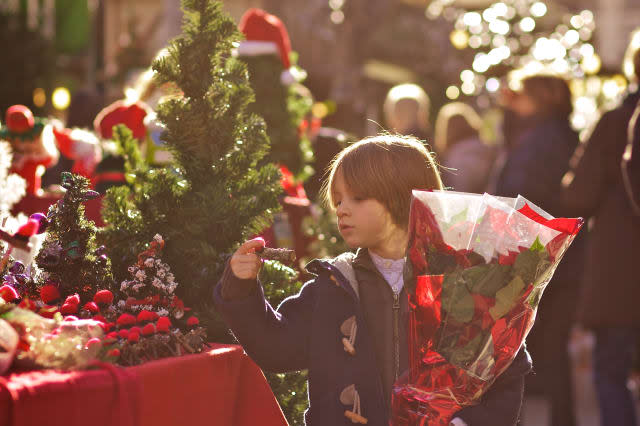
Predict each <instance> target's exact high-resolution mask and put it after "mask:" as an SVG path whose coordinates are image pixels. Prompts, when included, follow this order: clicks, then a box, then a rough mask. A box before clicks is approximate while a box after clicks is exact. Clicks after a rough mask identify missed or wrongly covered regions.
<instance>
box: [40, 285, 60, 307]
mask: <svg viewBox="0 0 640 426" xmlns="http://www.w3.org/2000/svg"><path fill="white" fill-rule="evenodd" d="M40 299H42V301H43V302H44V303H46V304H47V305H50V304H52V303H54V302H55V301H56V300H58V299H60V291H58V287H56V286H55V285H53V284H47V285H45V286H43V287H42V288H41V289H40Z"/></svg>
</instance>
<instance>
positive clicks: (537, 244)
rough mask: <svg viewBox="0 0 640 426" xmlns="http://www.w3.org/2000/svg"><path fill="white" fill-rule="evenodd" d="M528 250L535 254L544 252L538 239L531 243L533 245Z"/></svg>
mask: <svg viewBox="0 0 640 426" xmlns="http://www.w3.org/2000/svg"><path fill="white" fill-rule="evenodd" d="M529 250H531V251H535V252H541V251H545V248H544V246H543V245H542V243H541V242H540V239H538V237H536V240H535V241H534V242H533V244H532V245H531V247H530V248H529Z"/></svg>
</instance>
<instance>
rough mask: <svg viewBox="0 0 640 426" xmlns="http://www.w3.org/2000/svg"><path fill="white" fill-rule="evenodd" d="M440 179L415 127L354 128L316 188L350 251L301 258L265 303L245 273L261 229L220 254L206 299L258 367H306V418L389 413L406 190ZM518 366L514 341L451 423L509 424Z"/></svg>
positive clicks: (401, 312) (399, 345)
mask: <svg viewBox="0 0 640 426" xmlns="http://www.w3.org/2000/svg"><path fill="white" fill-rule="evenodd" d="M441 188H442V182H441V180H440V176H439V174H438V171H437V169H436V165H435V163H434V162H433V160H432V158H431V155H430V154H429V152H428V151H427V150H426V149H425V147H424V146H423V145H422V144H421V143H420V142H419V141H417V140H416V139H413V138H407V137H402V136H378V137H373V138H367V139H364V140H362V141H360V142H358V143H356V144H354V145H352V146H350V147H348V148H346V149H345V150H343V151H342V152H341V153H340V154H338V156H337V157H336V159H335V160H334V161H333V163H332V166H331V172H330V175H329V179H328V181H327V185H326V188H325V198H326V200H327V201H328V203H329V205H331V206H332V207H333V208H335V211H336V214H337V217H338V226H339V228H340V234H341V235H342V237H343V238H344V239H345V241H346V242H347V244H348V245H349V246H350V247H352V248H358V250H357V253H355V254H354V253H350V252H348V253H344V254H342V255H340V256H338V257H336V258H335V259H331V260H314V261H312V262H311V263H309V264H308V265H307V270H308V271H309V272H310V273H312V274H315V275H316V277H315V278H314V279H312V280H311V281H309V282H308V283H306V284H305V285H304V287H303V288H302V290H301V291H300V293H299V294H298V295H296V296H293V297H290V298H288V299H286V300H285V301H284V302H282V304H281V305H280V306H279V307H278V309H277V310H275V311H274V309H273V308H272V307H271V306H270V305H269V304H268V302H267V301H266V300H265V298H264V294H263V291H262V287H261V286H260V284H259V283H258V281H257V275H258V271H259V269H260V265H261V263H260V259H259V258H258V257H257V256H256V255H255V254H254V252H255V250H256V249H259V248H261V247H263V246H264V241H262V240H260V239H255V240H251V241H247V242H245V243H244V244H243V245H242V246H240V248H238V250H237V251H236V252H235V253H234V255H233V256H232V258H231V259H230V261H229V264H228V265H227V268H226V270H225V273H224V275H223V277H222V279H221V281H220V283H219V284H218V285H217V286H216V288H215V290H214V300H215V304H216V307H217V309H218V310H219V312H220V313H221V315H222V316H223V318H224V319H225V321H226V322H227V324H228V325H229V326H230V328H231V330H232V331H233V332H234V334H235V336H236V337H237V338H238V340H239V341H240V343H241V344H242V345H243V346H244V348H245V350H246V351H247V353H248V354H249V355H250V356H251V357H252V358H253V359H254V360H255V361H256V362H257V363H258V365H260V367H262V368H263V369H265V370H268V371H274V372H285V371H295V370H303V369H308V370H309V404H310V405H309V409H308V410H307V412H306V413H305V421H306V424H307V425H311V426H314V425H349V424H353V423H362V424H365V423H366V424H369V425H388V424H389V419H390V407H391V392H392V386H393V383H394V381H395V380H396V379H397V378H398V377H399V375H400V374H402V372H403V371H405V370H407V368H408V354H407V348H408V344H407V331H406V323H407V315H408V311H409V307H408V302H407V294H406V291H405V289H404V288H403V280H402V269H403V266H404V254H405V249H406V246H407V240H408V231H407V224H408V221H409V206H410V202H411V190H412V189H441ZM530 369H531V360H530V358H529V356H528V354H527V353H526V351H525V350H524V349H523V350H521V351H520V353H519V354H518V356H517V357H516V359H515V360H514V362H513V364H512V365H511V366H510V367H509V369H508V370H507V371H505V372H504V373H503V374H502V375H501V376H500V377H499V378H498V379H497V381H496V382H495V383H494V385H493V386H492V387H491V389H490V390H489V391H488V392H487V393H486V394H485V395H484V397H483V398H482V400H481V402H480V404H479V405H476V406H472V407H467V408H464V409H463V410H461V411H460V412H458V413H457V414H456V416H455V418H454V420H453V421H452V424H453V425H469V426H483V425H487V426H489V425H491V426H500V425H505V426H507V425H514V424H516V423H517V421H518V416H519V413H520V407H521V404H522V392H523V389H524V376H525V375H526V374H527V373H528V372H529V371H530Z"/></svg>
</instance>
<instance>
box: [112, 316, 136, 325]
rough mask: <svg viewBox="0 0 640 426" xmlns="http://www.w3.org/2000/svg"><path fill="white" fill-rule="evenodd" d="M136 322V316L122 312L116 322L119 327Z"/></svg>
mask: <svg viewBox="0 0 640 426" xmlns="http://www.w3.org/2000/svg"><path fill="white" fill-rule="evenodd" d="M135 323H136V317H134V316H133V315H131V314H122V315H120V316H119V317H118V320H117V321H116V324H118V327H126V326H128V325H133V324H135Z"/></svg>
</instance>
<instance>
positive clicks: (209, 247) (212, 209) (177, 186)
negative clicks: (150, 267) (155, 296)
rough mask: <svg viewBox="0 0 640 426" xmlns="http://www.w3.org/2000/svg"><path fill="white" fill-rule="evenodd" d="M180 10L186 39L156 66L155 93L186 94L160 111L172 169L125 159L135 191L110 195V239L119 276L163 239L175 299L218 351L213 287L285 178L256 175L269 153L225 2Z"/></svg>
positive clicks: (191, 0) (189, 0) (189, 1)
mask: <svg viewBox="0 0 640 426" xmlns="http://www.w3.org/2000/svg"><path fill="white" fill-rule="evenodd" d="M183 9H184V16H185V22H184V25H183V33H182V35H180V36H178V38H177V39H175V40H174V41H172V42H171V44H170V45H169V48H168V53H167V55H166V56H165V57H162V58H159V59H157V60H156V61H155V62H154V64H153V69H154V70H155V71H156V73H157V74H156V80H157V83H158V84H163V83H167V82H172V83H175V85H176V86H177V87H179V89H180V90H181V92H182V94H181V95H176V96H175V97H173V98H169V99H167V100H166V101H165V102H163V103H161V104H160V105H158V109H157V115H158V120H159V122H161V123H162V124H163V125H164V127H165V133H164V134H163V136H162V139H163V140H164V141H165V142H166V144H167V147H168V149H169V150H171V152H172V154H173V158H174V162H173V163H172V164H171V165H170V166H168V167H166V168H164V169H151V170H149V169H145V168H144V167H136V165H135V164H131V160H132V158H127V162H129V163H130V164H129V165H128V166H127V167H130V171H128V172H127V174H128V176H129V178H130V182H131V184H132V187H131V188H129V187H118V188H114V189H112V190H110V191H109V193H108V194H107V197H106V198H105V202H104V205H105V208H104V218H105V221H106V222H107V223H108V226H107V227H106V229H105V230H104V237H105V241H106V245H107V247H108V248H109V250H110V253H113V255H114V262H117V264H118V269H117V271H118V274H122V273H123V269H124V268H126V265H129V264H131V263H133V260H134V259H135V255H136V253H137V252H138V251H140V250H141V249H143V248H144V244H145V243H146V241H149V240H150V239H151V238H152V237H153V235H155V234H156V233H160V234H161V235H163V237H164V238H165V240H166V241H167V248H166V250H165V254H164V255H165V259H166V260H167V262H168V263H169V264H170V265H171V266H172V268H173V273H174V274H175V276H176V279H177V280H178V281H179V282H181V283H183V284H182V286H180V287H179V288H178V289H177V292H178V295H179V296H180V297H182V298H183V299H184V301H185V303H186V304H188V305H189V306H193V307H194V308H198V310H199V311H201V313H202V314H201V316H202V320H203V322H207V324H206V325H207V327H208V329H209V338H210V339H212V340H218V341H220V340H228V339H229V337H228V333H227V331H226V327H225V326H224V324H223V323H222V322H221V321H220V320H219V319H217V317H216V316H215V315H214V309H213V308H212V306H210V303H211V302H209V301H210V300H211V296H210V294H211V287H212V285H213V284H214V283H215V282H216V281H217V279H219V277H220V276H221V273H222V269H223V267H224V260H225V255H227V254H229V253H232V252H233V249H234V247H236V246H237V244H238V243H239V242H242V241H244V240H245V239H247V238H249V237H250V236H252V235H255V234H257V233H259V232H260V231H261V230H262V229H263V228H264V227H265V226H267V225H268V224H269V221H270V219H271V217H272V214H273V212H274V211H275V210H277V209H278V195H279V193H280V187H279V173H278V170H277V168H276V167H275V166H273V165H269V164H268V165H265V166H263V167H257V166H258V162H259V161H260V160H261V159H262V158H263V157H264V156H265V154H266V153H267V151H268V149H269V145H268V139H267V135H266V133H265V125H264V121H263V120H262V119H261V118H259V117H258V116H256V115H253V114H249V113H248V111H247V105H248V104H249V103H251V102H252V101H253V93H252V91H251V87H250V86H249V84H248V76H247V71H246V67H245V66H244V64H242V63H241V62H240V61H239V60H237V59H235V58H233V57H230V52H231V47H232V43H233V42H234V41H236V40H238V39H239V38H240V35H239V33H238V32H237V30H236V26H235V24H234V22H233V21H232V20H231V19H230V18H229V17H227V16H225V15H224V14H223V13H222V11H221V4H220V3H219V2H212V1H209V0H185V1H184V2H183ZM125 135H126V132H124V133H122V132H120V134H119V135H118V133H116V139H120V142H121V143H123V142H124V143H125V153H126V152H127V150H129V149H130V148H132V147H131V144H127V141H126V140H123V137H124V138H125V139H126V136H125ZM132 149H133V150H134V151H135V148H132ZM125 156H126V155H125ZM129 157H131V156H129ZM121 276H122V275H121ZM205 314H208V315H209V318H207V317H206V316H205Z"/></svg>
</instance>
